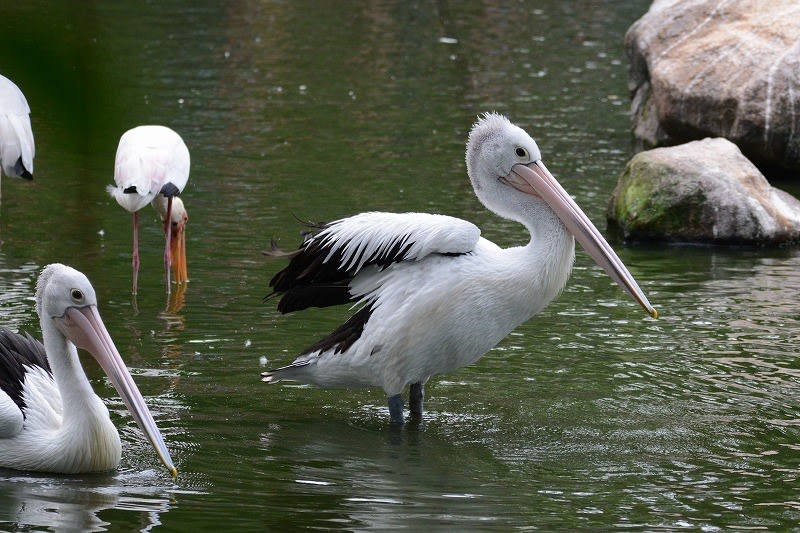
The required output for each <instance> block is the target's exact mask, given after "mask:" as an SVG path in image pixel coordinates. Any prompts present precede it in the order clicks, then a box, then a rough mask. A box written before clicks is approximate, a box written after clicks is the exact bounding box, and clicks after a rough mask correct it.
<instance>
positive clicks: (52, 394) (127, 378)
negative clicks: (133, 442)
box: [0, 264, 178, 478]
mask: <svg viewBox="0 0 800 533" xmlns="http://www.w3.org/2000/svg"><path fill="white" fill-rule="evenodd" d="M36 312H37V314H38V315H39V322H40V325H41V328H42V337H43V341H44V344H42V343H41V342H39V341H37V340H35V339H33V338H32V337H31V336H30V335H24V336H23V335H19V334H17V333H14V332H12V331H11V330H9V329H6V328H0V467H3V468H13V469H16V470H32V471H38V472H54V473H62V474H81V473H88V472H103V471H106V470H112V469H114V468H116V467H117V465H118V464H119V461H120V455H121V452H122V449H121V443H120V439H119V433H118V432H117V428H116V427H114V424H113V423H112V422H111V419H110V418H109V416H108V408H106V406H105V404H104V403H103V401H102V400H101V399H100V398H99V397H98V396H97V395H96V394H95V393H94V391H93V390H92V387H91V385H90V384H89V380H87V379H86V374H85V372H84V370H83V367H82V366H81V362H80V359H79V357H78V350H77V349H78V348H80V349H82V350H86V351H88V352H89V353H90V354H91V355H92V356H93V357H94V358H95V359H96V360H97V362H98V363H99V364H100V367H101V368H102V369H103V371H104V372H105V373H106V375H107V376H108V378H109V379H110V380H111V384H112V385H113V386H114V388H115V389H117V392H119V394H120V396H122V400H123V401H124V402H125V405H126V406H127V407H128V410H129V411H130V413H131V416H133V419H134V420H135V421H136V423H137V424H138V425H139V427H140V428H141V429H142V431H144V434H145V436H146V437H147V440H149V441H150V444H152V446H153V447H154V448H155V450H156V453H157V454H158V457H159V459H161V462H162V463H164V466H166V467H167V470H169V472H170V474H172V477H173V478H174V477H175V476H177V474H178V473H177V471H176V469H175V465H174V464H173V463H172V459H171V458H170V455H169V451H168V450H167V446H166V444H164V438H163V437H162V436H161V433H160V432H159V430H158V427H157V426H156V423H155V421H154V420H153V416H152V415H151V414H150V411H149V410H148V409H147V405H146V404H145V402H144V398H142V394H141V393H140V392H139V389H138V388H137V387H136V383H135V382H134V381H133V378H132V377H131V374H130V372H129V371H128V369H127V367H126V366H125V362H124V361H123V360H122V357H121V356H120V354H119V351H117V348H116V346H114V341H113V340H112V339H111V336H110V335H109V334H108V330H106V327H105V325H103V320H102V319H101V318H100V313H99V312H98V310H97V296H96V295H95V292H94V288H93V287H92V285H91V283H90V282H89V280H88V279H87V278H86V276H84V275H83V274H82V273H80V272H78V271H77V270H75V269H74V268H70V267H68V266H64V265H60V264H52V265H49V266H47V267H45V268H44V269H43V270H42V273H41V274H40V275H39V279H38V281H37V283H36Z"/></svg>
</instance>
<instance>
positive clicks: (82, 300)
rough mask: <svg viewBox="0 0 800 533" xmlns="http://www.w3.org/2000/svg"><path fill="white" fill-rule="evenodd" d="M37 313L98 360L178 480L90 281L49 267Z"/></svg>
mask: <svg viewBox="0 0 800 533" xmlns="http://www.w3.org/2000/svg"><path fill="white" fill-rule="evenodd" d="M36 311H37V312H38V313H39V317H40V319H41V320H42V322H43V323H44V322H45V321H46V320H52V322H53V324H55V327H56V328H57V329H58V331H60V332H61V334H62V335H64V337H65V338H66V339H67V340H68V341H70V342H71V343H72V344H74V345H75V346H76V347H78V348H80V349H83V350H86V351H87V352H89V353H90V354H91V355H92V356H93V357H94V358H95V359H96V360H97V362H98V363H99V364H100V367H101V368H102V369H103V371H104V372H105V373H106V375H107V376H108V378H109V379H110V380H111V384H112V385H114V388H115V389H117V392H118V393H119V395H120V396H121V397H122V400H123V401H124V402H125V405H127V406H128V410H129V411H130V413H131V416H133V419H134V420H135V421H136V423H137V424H138V425H139V427H140V428H142V431H144V434H145V435H146V436H147V439H148V440H149V441H150V443H151V444H152V445H153V447H154V448H155V450H156V453H157V454H158V456H159V458H160V459H161V462H162V463H164V466H166V467H167V469H168V470H169V471H170V473H171V474H172V476H173V477H175V476H176V475H177V471H176V470H175V466H174V464H173V463H172V459H171V458H170V455H169V451H168V450H167V446H166V444H165V443H164V438H163V437H162V436H161V432H159V430H158V427H156V423H155V420H153V415H151V414H150V410H149V409H148V408H147V404H145V402H144V398H143V397H142V394H141V393H140V392H139V388H138V387H137V386H136V383H134V381H133V378H132V377H131V374H130V372H129V371H128V368H127V367H126V366H125V362H124V361H123V360H122V356H120V354H119V351H118V350H117V347H116V346H115V345H114V341H113V340H111V335H109V333H108V330H107V329H106V327H105V325H104V324H103V320H102V319H101V318H100V313H99V312H98V310H97V296H96V295H95V292H94V288H93V287H92V284H91V283H89V279H88V278H87V277H86V276H85V275H83V274H82V273H81V272H78V271H77V270H75V269H74V268H70V267H68V266H65V265H61V264H52V265H48V266H46V267H45V268H44V270H42V273H41V275H40V276H39V279H38V281H37V283H36Z"/></svg>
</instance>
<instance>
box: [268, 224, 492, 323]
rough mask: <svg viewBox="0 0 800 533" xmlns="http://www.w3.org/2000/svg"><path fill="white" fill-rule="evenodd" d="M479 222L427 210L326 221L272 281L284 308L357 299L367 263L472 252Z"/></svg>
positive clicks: (380, 264)
mask: <svg viewBox="0 0 800 533" xmlns="http://www.w3.org/2000/svg"><path fill="white" fill-rule="evenodd" d="M479 238H480V230H479V229H478V227H477V226H475V225H474V224H472V223H470V222H467V221H466V220H462V219H460V218H455V217H449V216H445V215H434V214H428V213H380V212H369V213H361V214H359V215H355V216H352V217H349V218H343V219H340V220H336V221H334V222H331V223H329V224H326V225H325V226H323V228H322V231H320V232H319V233H318V234H317V235H315V236H313V237H312V238H310V239H308V240H306V241H305V242H304V243H303V244H302V246H301V247H300V249H299V250H298V251H297V252H295V253H294V254H292V259H291V261H290V263H289V265H287V267H286V268H284V269H283V270H281V271H280V272H278V273H277V274H276V275H275V276H274V277H273V278H272V280H271V281H270V287H272V289H273V294H278V295H281V300H280V302H279V303H278V310H279V311H280V312H282V313H288V312H290V311H298V310H300V309H305V308H307V307H327V306H329V305H338V304H343V303H347V302H350V301H352V300H353V299H354V298H353V297H352V295H351V294H350V292H349V284H350V281H351V280H352V279H353V277H355V276H356V275H357V274H358V273H359V272H360V271H361V270H362V269H364V268H366V267H372V266H375V267H378V268H381V269H383V268H386V267H388V266H389V265H391V264H393V263H398V262H401V261H419V260H421V259H423V258H425V257H427V256H428V255H431V254H447V255H458V254H465V253H469V252H471V251H472V250H473V248H474V247H475V244H476V243H477V242H478V239H479Z"/></svg>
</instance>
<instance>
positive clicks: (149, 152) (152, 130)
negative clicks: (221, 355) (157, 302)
mask: <svg viewBox="0 0 800 533" xmlns="http://www.w3.org/2000/svg"><path fill="white" fill-rule="evenodd" d="M189 166H190V159H189V149H188V148H187V147H186V144H185V143H184V142H183V139H181V136H180V135H178V134H177V133H175V132H174V131H173V130H171V129H170V128H167V127H166V126H138V127H136V128H133V129H130V130H128V131H126V132H125V133H124V134H123V135H122V137H121V138H120V140H119V146H118V147H117V156H116V160H115V162H114V182H115V183H116V186H114V185H109V186H108V187H107V190H108V193H109V194H110V195H111V196H112V197H114V199H115V200H116V201H117V203H118V204H119V205H121V206H122V207H123V208H125V209H126V210H127V211H128V212H130V213H132V214H133V257H132V259H131V265H132V270H133V291H132V292H133V294H136V291H137V287H138V278H139V210H140V209H141V208H143V207H144V206H146V205H147V204H148V203H151V202H154V201H156V200H158V203H154V207H156V209H159V206H161V205H162V203H161V202H163V204H166V205H165V207H163V214H162V220H163V221H164V233H165V235H166V241H167V242H166V245H165V246H164V276H165V278H166V280H167V292H170V274H169V272H170V267H171V265H172V252H171V246H170V245H171V242H172V223H171V221H172V219H173V218H172V205H173V203H175V198H176V197H177V196H178V194H180V193H181V191H183V188H184V187H185V186H186V182H187V181H188V180H189ZM158 196H163V198H162V199H158V198H157V197H158ZM181 209H183V204H181ZM185 213H186V210H185V209H183V214H185ZM176 261H178V262H179V263H181V264H183V265H185V264H186V258H185V256H184V257H180V258H178V259H177V260H176ZM176 281H178V283H181V282H183V281H186V280H185V279H181V280H176Z"/></svg>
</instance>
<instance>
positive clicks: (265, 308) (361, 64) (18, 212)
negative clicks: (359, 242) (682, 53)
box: [0, 0, 800, 531]
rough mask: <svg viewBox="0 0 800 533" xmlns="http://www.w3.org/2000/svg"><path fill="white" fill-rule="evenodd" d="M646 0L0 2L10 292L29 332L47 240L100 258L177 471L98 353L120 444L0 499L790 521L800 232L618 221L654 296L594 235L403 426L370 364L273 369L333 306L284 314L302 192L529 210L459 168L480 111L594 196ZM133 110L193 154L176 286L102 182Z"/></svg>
mask: <svg viewBox="0 0 800 533" xmlns="http://www.w3.org/2000/svg"><path fill="white" fill-rule="evenodd" d="M53 4H55V5H53ZM505 4H510V5H505ZM648 6H649V2H648V1H646V0H626V1H611V0H608V1H588V0H586V1H568V2H563V1H556V0H543V1H540V2H536V3H525V2H514V3H505V2H489V1H487V2H468V3H448V2H442V1H440V2H414V3H411V2H408V3H407V2H387V1H380V0H379V1H374V2H308V1H303V2H278V1H274V2H270V1H264V2H256V1H242V2H233V1H231V2H195V1H180V0H175V1H169V2H150V3H140V2H103V3H99V2H98V3H96V4H93V3H89V2H86V3H83V2H78V3H67V2H63V3H57V2H40V1H37V0H31V1H28V2H17V3H12V2H7V3H5V4H4V5H3V7H0V14H2V16H3V20H4V21H5V22H6V24H5V26H6V27H5V28H4V33H3V45H2V47H0V70H1V71H2V72H3V74H5V75H7V76H8V77H10V78H12V79H14V80H15V81H16V82H17V83H18V85H19V86H20V87H21V88H22V89H23V91H24V92H25V93H26V95H27V97H28V101H29V103H30V105H31V108H32V109H33V115H32V122H33V126H34V131H35V135H36V142H37V156H36V162H35V170H36V172H35V176H36V178H35V181H34V182H32V183H26V182H22V181H12V180H9V179H4V180H3V184H2V206H0V241H1V242H0V273H1V274H0V313H1V314H2V319H3V323H4V325H6V326H8V327H11V328H12V329H15V330H24V331H29V332H32V333H34V334H36V335H38V334H39V327H38V320H37V318H36V315H35V312H34V310H33V290H34V284H35V280H36V276H37V275H38V272H39V271H40V270H41V268H42V267H43V266H44V265H46V264H48V263H51V262H63V263H67V264H70V265H72V266H74V267H76V268H78V269H80V270H82V271H83V272H85V273H86V274H87V275H88V276H89V278H90V279H91V280H92V282H93V284H94V286H95V288H96V291H97V293H98V296H99V298H100V312H101V314H102V315H103V318H104V320H105V323H106V325H107V327H108V329H109V331H110V332H111V334H112V336H113V337H114V339H115V342H116V344H117V346H118V348H119V349H120V352H121V353H122V354H123V356H124V358H125V359H126V361H127V363H128V365H129V366H130V367H131V370H132V373H133V374H134V377H135V379H136V381H137V382H138V384H139V387H140V388H141V390H142V392H143V394H144V395H145V397H146V399H147V402H148V404H149V405H150V407H151V410H152V411H153V413H154V416H155V418H156V421H157V423H158V424H159V426H160V427H161V429H162V431H163V432H164V434H165V437H166V439H167V441H168V444H169V446H170V448H171V450H172V455H173V458H174V459H175V461H176V464H177V466H178V469H179V471H180V476H179V477H178V479H177V481H176V482H175V483H173V482H172V481H171V480H170V478H169V476H168V474H167V473H166V471H165V470H164V469H163V468H161V467H160V465H159V464H158V462H157V459H156V457H155V454H154V453H153V451H152V449H151V448H150V447H149V445H147V444H146V443H145V441H144V440H143V437H142V434H141V432H140V431H139V429H138V428H137V427H136V425H135V424H134V422H133V421H132V419H131V418H130V416H129V415H128V413H127V411H126V409H125V407H124V405H123V404H122V402H121V400H120V399H119V397H118V396H117V394H116V392H115V391H114V390H113V388H112V387H111V386H110V385H109V383H108V381H107V380H106V378H105V377H104V376H103V375H102V373H101V371H100V370H99V368H97V365H95V364H94V363H93V362H92V361H91V360H90V358H88V357H87V358H86V359H85V360H84V362H85V363H86V369H87V374H88V375H89V378H90V380H91V381H92V384H93V386H94V388H95V390H96V391H97V393H98V394H99V395H100V396H101V397H103V398H104V400H105V401H106V402H107V405H108V406H109V409H110V411H111V415H112V417H113V419H114V421H115V422H116V423H117V425H118V426H119V427H120V428H121V431H120V433H121V436H122V440H123V458H122V464H121V465H120V467H119V469H118V470H116V471H114V472H110V473H108V474H103V475H93V476H45V475H39V474H28V473H18V472H12V471H2V472H0V529H3V530H15V529H16V530H28V531H30V530H64V531H70V530H82V531H92V530H97V531H100V530H106V529H110V530H116V531H131V530H153V529H162V530H166V531H169V530H180V531H189V530H213V529H217V530H225V531H232V530H255V529H275V530H279V529H281V530H283V529H288V528H299V527H315V528H324V529H328V528H329V529H346V530H353V529H369V530H375V529H382V528H408V529H411V530H416V531H420V530H440V529H458V530H477V529H498V530H514V529H531V530H536V529H538V530H543V531H552V530H581V529H584V530H595V531H610V530H625V531H631V530H633V531H637V530H683V529H686V530H692V531H697V530H703V531H729V530H732V529H736V530H789V529H793V528H794V529H795V530H797V529H798V525H797V524H798V521H800V494H798V490H799V489H798V485H799V484H798V473H799V472H800V444H799V443H800V399H799V398H800V396H799V393H800V363H798V359H797V357H796V354H795V352H796V347H797V345H798V340H799V339H798V337H799V333H800V321H799V315H798V312H797V301H798V291H800V253H798V250H796V249H784V250H750V249H712V248H690V247H625V246H622V245H621V244H619V243H618V244H617V248H618V250H619V253H620V256H621V257H622V259H623V261H625V263H626V264H627V265H628V266H629V268H630V269H631V271H632V272H633V273H634V275H635V276H636V277H637V279H638V281H639V283H640V284H641V285H642V287H643V289H644V290H645V292H646V293H647V294H648V296H649V298H650V300H651V301H652V302H653V304H654V305H655V306H656V307H657V308H658V309H659V311H660V313H661V315H662V316H661V318H660V319H659V320H657V321H654V320H651V319H649V318H647V317H646V316H644V314H643V313H642V311H641V309H639V308H638V307H637V306H636V305H635V304H634V303H633V302H632V301H630V299H629V298H628V297H627V296H626V295H624V294H623V293H622V292H621V291H620V290H619V289H618V288H617V287H616V286H614V285H613V284H612V282H611V280H610V279H609V278H608V277H607V276H606V275H605V274H604V273H603V272H602V271H601V270H600V269H599V268H598V267H597V266H595V265H594V263H593V262H592V261H591V259H590V258H589V257H588V256H587V255H586V254H585V253H584V252H583V251H582V250H579V251H578V254H577V255H578V257H577V261H576V265H575V270H574V273H573V275H572V278H571V280H570V282H569V283H568V285H567V288H566V290H565V291H564V293H563V294H562V295H561V297H560V298H559V299H558V300H556V301H555V302H554V303H552V304H551V305H550V306H549V307H548V308H547V309H546V310H545V311H544V312H542V313H541V314H540V315H539V316H538V317H536V318H534V319H533V320H532V321H530V322H529V323H527V324H524V325H523V326H521V327H520V328H518V329H517V330H516V331H515V332H514V333H513V334H512V335H510V336H509V337H508V338H507V339H506V340H505V341H503V342H502V343H501V344H500V345H499V346H498V347H497V348H496V349H494V350H492V351H491V352H490V353H489V354H487V355H486V356H485V357H483V358H482V359H481V360H480V361H479V362H477V363H476V364H474V365H472V366H470V367H467V368H464V369H462V370H459V371H458V372H455V373H452V374H448V375H442V376H436V377H434V378H433V379H432V380H431V381H430V383H429V385H428V387H427V393H428V396H429V398H428V399H427V401H426V408H427V412H426V414H425V418H424V421H423V423H422V425H421V426H420V427H418V428H411V427H409V428H406V429H403V430H399V431H397V430H392V429H391V428H390V427H389V426H388V424H387V410H386V407H385V397H384V395H383V393H382V391H380V390H367V391H364V390H356V391H347V390H344V391H342V390H318V389H313V388H310V387H304V386H292V385H284V386H274V387H268V386H266V385H264V384H262V383H261V382H260V381H259V379H258V378H259V372H260V371H261V370H263V366H262V365H266V366H270V367H271V366H273V365H279V364H283V363H287V362H289V361H291V360H292V358H293V356H294V355H295V354H297V353H298V352H299V351H300V350H302V349H303V348H304V347H305V346H307V345H309V344H311V343H312V342H315V341H316V340H318V339H319V338H320V337H321V336H323V335H324V334H326V333H327V332H329V331H330V330H331V329H333V328H334V327H336V326H337V325H338V324H340V323H341V322H342V321H344V320H345V319H346V317H347V316H348V311H347V309H325V310H309V311H305V312H302V313H298V314H294V315H288V316H282V315H280V314H278V313H277V312H276V310H275V301H274V300H272V301H267V302H264V301H263V300H262V299H263V297H264V296H265V295H266V294H267V292H268V288H267V283H268V281H269V279H270V278H271V276H272V275H273V274H274V273H275V272H277V270H278V269H280V268H281V266H282V264H283V263H282V261H280V260H271V259H267V258H265V257H264V256H263V255H262V251H263V250H266V249H268V248H269V245H270V239H273V238H274V239H276V240H277V241H278V243H279V244H280V245H281V246H283V247H285V248H292V247H293V246H294V245H296V244H297V243H299V240H300V238H301V235H300V232H301V229H302V227H301V225H300V223H299V222H298V219H300V220H311V221H324V220H332V219H334V218H338V217H342V216H346V215H350V214H353V213H356V212H358V211H362V210H389V211H428V212H439V213H445V214H450V215H455V216H459V217H462V218H466V219H468V220H471V221H473V222H475V223H476V224H478V225H479V226H480V227H481V228H482V230H483V234H484V236H486V237H487V238H489V239H491V240H494V241H496V242H498V243H500V244H502V245H504V246H507V245H514V244H520V243H523V242H525V240H526V235H525V233H524V231H523V229H522V228H521V227H519V226H518V225H516V224H514V223H511V222H507V221H504V220H502V219H499V218H498V217H496V216H494V215H492V214H491V213H488V212H487V211H486V210H485V209H484V208H483V207H482V206H481V205H480V204H479V203H478V201H477V199H476V198H475V197H474V195H473V193H472V190H471V187H470V185H469V181H468V179H467V178H466V171H465V165H464V162H463V151H464V143H465V140H466V135H467V132H468V131H469V127H470V125H471V123H472V122H473V120H474V119H475V117H476V116H477V115H478V114H479V113H480V112H483V111H488V110H497V111H500V112H503V113H506V114H508V115H509V117H510V118H511V119H512V120H513V121H515V122H516V123H518V124H520V125H522V126H523V127H525V128H526V129H527V130H528V131H529V132H530V133H531V134H532V135H534V137H536V139H537V140H538V142H539V146H540V147H541V149H542V153H543V154H544V160H545V162H546V164H547V165H548V167H549V168H550V170H551V171H552V172H553V173H554V174H555V175H556V176H557V177H559V179H560V181H561V182H562V184H563V185H564V186H565V188H566V189H567V190H568V191H570V193H571V194H573V195H574V196H575V198H576V200H577V201H578V203H579V204H580V205H581V206H583V208H584V210H585V211H586V212H587V214H588V215H589V216H590V218H592V219H593V220H595V221H596V223H597V224H598V226H600V227H601V228H602V227H604V226H605V224H604V216H605V206H606V203H607V201H608V198H609V196H610V194H611V191H612V190H613V187H614V184H615V183H616V179H617V177H618V176H619V174H620V173H621V171H622V169H623V167H624V165H625V163H626V162H627V160H628V159H629V157H630V155H631V154H630V151H629V146H630V136H629V133H628V126H629V120H628V97H627V89H626V62H625V59H624V55H623V50H622V38H623V35H624V32H625V30H626V29H627V28H628V27H629V26H630V24H632V23H633V22H634V21H635V20H636V19H637V18H638V17H639V16H641V15H642V14H643V13H644V12H645V11H646V10H647V8H648ZM144 123H160V124H165V125H169V126H170V127H172V128H174V129H175V130H176V131H178V132H179V133H180V134H181V135H182V136H183V138H184V140H185V141H186V143H187V145H188V146H189V148H190V151H191V154H192V174H191V178H190V181H189V185H188V186H187V188H186V190H185V191H184V194H183V198H184V201H185V202H186V205H187V209H188V211H189V216H190V221H189V227H188V244H187V246H188V253H189V274H190V277H191V283H190V284H189V285H188V288H186V290H185V291H180V292H176V293H174V294H173V296H172V298H171V299H169V300H168V299H167V297H166V295H165V294H164V287H163V282H162V279H161V278H162V272H161V252H162V235H161V232H160V228H159V225H158V220H157V215H156V214H155V212H154V211H152V210H151V209H149V208H147V209H146V210H144V211H143V212H142V213H143V216H142V219H143V220H142V222H143V224H142V225H143V233H142V237H141V239H142V248H143V249H142V267H141V272H140V278H139V284H140V291H139V296H138V299H137V300H136V301H133V300H132V298H131V296H130V294H129V287H130V238H131V235H130V224H131V221H130V216H129V215H128V214H127V213H126V212H125V211H123V210H122V209H121V208H120V207H119V206H117V205H116V203H115V202H114V201H113V200H111V199H110V198H109V197H108V196H107V195H106V193H105V190H104V188H105V185H106V184H109V183H111V182H112V178H113V161H114V153H115V150H116V145H117V142H118V140H119V137H120V135H121V134H122V133H123V132H124V131H125V130H127V129H128V128H130V127H132V126H135V125H138V124H144ZM263 358H266V362H265V361H264V360H263Z"/></svg>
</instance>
